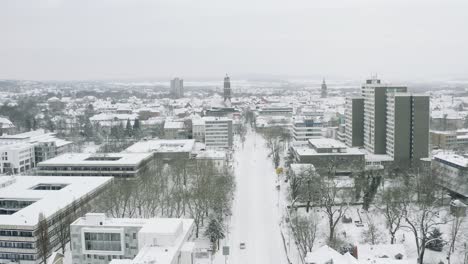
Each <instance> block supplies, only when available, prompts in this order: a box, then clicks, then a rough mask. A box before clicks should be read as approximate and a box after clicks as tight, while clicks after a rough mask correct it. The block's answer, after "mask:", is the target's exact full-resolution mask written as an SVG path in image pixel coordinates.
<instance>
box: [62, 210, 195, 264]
mask: <svg viewBox="0 0 468 264" xmlns="http://www.w3.org/2000/svg"><path fill="white" fill-rule="evenodd" d="M193 227H194V222H193V219H182V218H149V219H142V218H107V217H106V216H105V215H104V214H99V213H94V214H86V215H85V216H84V217H81V218H79V219H77V220H76V221H75V222H74V223H72V224H71V226H70V233H71V241H70V242H71V246H72V263H73V264H81V263H92V264H108V263H114V264H115V263H162V264H165V263H167V264H170V263H181V264H185V263H186V264H191V263H193V262H192V260H193V258H194V256H193V252H194V250H193V248H194V245H193V243H191V242H189V239H190V237H191V234H192V230H193Z"/></svg>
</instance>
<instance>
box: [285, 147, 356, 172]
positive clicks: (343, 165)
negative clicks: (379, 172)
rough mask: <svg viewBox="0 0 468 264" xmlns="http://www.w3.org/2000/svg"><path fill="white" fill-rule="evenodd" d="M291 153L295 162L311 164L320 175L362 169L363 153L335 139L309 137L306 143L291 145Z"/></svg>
mask: <svg viewBox="0 0 468 264" xmlns="http://www.w3.org/2000/svg"><path fill="white" fill-rule="evenodd" d="M291 153H292V155H293V157H294V161H295V163H307V164H313V165H314V167H315V168H316V170H317V172H318V173H319V174H320V175H326V174H327V173H329V169H330V168H332V170H333V171H330V173H332V174H333V175H349V174H351V173H352V172H354V171H359V170H363V169H364V166H365V154H364V153H363V152H361V151H360V150H359V149H357V148H349V147H347V146H346V145H345V144H343V143H342V142H340V141H337V140H335V139H330V138H317V139H309V140H308V144H307V145H303V144H295V143H294V142H293V144H292V145H291Z"/></svg>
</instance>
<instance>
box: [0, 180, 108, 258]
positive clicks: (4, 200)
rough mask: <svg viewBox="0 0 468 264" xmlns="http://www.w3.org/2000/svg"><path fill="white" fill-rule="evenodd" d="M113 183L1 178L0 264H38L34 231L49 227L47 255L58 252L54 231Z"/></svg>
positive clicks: (75, 215) (106, 181) (90, 204)
mask: <svg viewBox="0 0 468 264" xmlns="http://www.w3.org/2000/svg"><path fill="white" fill-rule="evenodd" d="M111 182H112V178H111V177H92V178H91V177H63V178H59V177H47V176H0V193H1V197H0V263H11V262H17V263H25V264H31V263H40V262H41V261H42V260H41V258H40V257H39V256H38V250H37V248H36V246H37V240H38V238H37V235H36V229H37V226H38V222H39V215H40V214H42V215H43V217H44V219H45V221H47V224H48V230H47V231H48V237H49V247H50V253H52V252H54V250H58V248H59V247H60V240H59V239H58V233H57V229H58V228H60V227H59V223H61V222H62V221H63V219H72V220H74V219H76V218H77V217H79V216H80V215H78V214H79V213H80V212H82V211H83V209H84V208H92V207H93V202H94V201H95V199H96V198H97V196H99V195H100V194H101V193H102V191H103V190H104V189H105V188H107V187H108V185H109V184H110V183H111Z"/></svg>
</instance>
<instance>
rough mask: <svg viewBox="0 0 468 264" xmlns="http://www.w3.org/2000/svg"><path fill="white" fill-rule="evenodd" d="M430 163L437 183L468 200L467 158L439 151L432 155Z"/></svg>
mask: <svg viewBox="0 0 468 264" xmlns="http://www.w3.org/2000/svg"><path fill="white" fill-rule="evenodd" d="M431 164H432V169H433V170H434V171H435V173H436V175H437V177H438V183H439V185H440V186H442V187H444V188H445V189H447V190H449V191H450V192H452V193H454V194H456V195H458V196H461V198H463V200H465V202H468V158H467V157H466V156H462V155H457V154H445V153H439V154H437V155H435V156H434V157H433V159H432V163H431Z"/></svg>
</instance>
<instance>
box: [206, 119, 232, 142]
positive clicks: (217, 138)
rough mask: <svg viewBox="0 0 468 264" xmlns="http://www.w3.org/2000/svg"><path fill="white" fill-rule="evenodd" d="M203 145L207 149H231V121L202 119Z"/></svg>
mask: <svg viewBox="0 0 468 264" xmlns="http://www.w3.org/2000/svg"><path fill="white" fill-rule="evenodd" d="M203 119H204V120H205V145H206V147H207V148H231V147H232V143H233V131H232V119H229V118H222V117H204V118H203Z"/></svg>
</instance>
